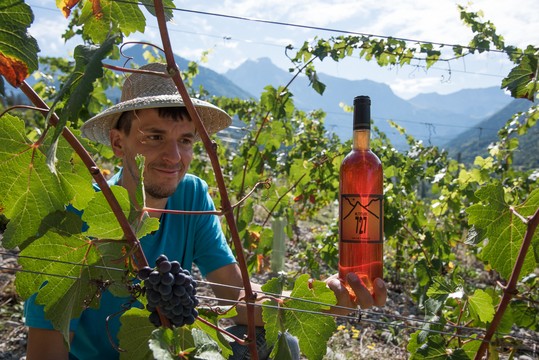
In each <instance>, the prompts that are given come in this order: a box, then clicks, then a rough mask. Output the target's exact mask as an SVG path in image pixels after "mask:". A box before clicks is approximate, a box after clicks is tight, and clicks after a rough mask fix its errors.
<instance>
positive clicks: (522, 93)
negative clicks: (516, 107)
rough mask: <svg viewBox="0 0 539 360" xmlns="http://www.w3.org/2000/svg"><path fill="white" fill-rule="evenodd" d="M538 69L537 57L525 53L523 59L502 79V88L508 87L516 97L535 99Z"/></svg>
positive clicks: (538, 80)
mask: <svg viewBox="0 0 539 360" xmlns="http://www.w3.org/2000/svg"><path fill="white" fill-rule="evenodd" d="M538 71H539V69H538V61H537V57H536V56H532V55H525V56H524V58H523V59H522V61H521V62H520V63H519V64H518V65H517V66H515V67H514V68H513V69H511V72H509V75H507V77H506V78H505V79H503V80H502V88H507V90H509V91H510V92H511V96H513V97H514V98H517V99H528V100H530V101H534V100H535V95H536V93H537V86H538V82H539V79H538V78H537V74H538Z"/></svg>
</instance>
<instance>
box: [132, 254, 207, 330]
mask: <svg viewBox="0 0 539 360" xmlns="http://www.w3.org/2000/svg"><path fill="white" fill-rule="evenodd" d="M155 263H156V268H155V269H151V268H149V267H145V268H144V270H142V269H141V271H139V274H140V275H139V274H137V275H138V276H141V277H143V278H144V279H145V280H144V290H145V292H146V297H147V300H148V302H147V305H146V309H147V310H148V311H149V312H150V321H151V322H152V324H154V325H155V326H160V325H161V321H160V319H159V315H158V313H157V311H156V309H157V308H158V307H159V309H160V314H161V316H162V317H164V318H167V319H168V320H170V322H171V323H172V325H174V326H177V327H179V326H183V325H185V324H193V323H194V321H195V319H196V317H197V316H198V311H197V310H196V309H195V307H196V306H198V304H199V301H198V299H197V298H196V296H195V294H196V287H197V285H198V284H197V282H196V281H195V280H194V279H193V278H192V277H191V273H190V272H189V271H188V270H186V269H182V268H181V265H180V263H179V262H178V261H169V260H168V258H167V257H166V256H165V255H160V256H159V257H158V258H157V260H156V261H155Z"/></svg>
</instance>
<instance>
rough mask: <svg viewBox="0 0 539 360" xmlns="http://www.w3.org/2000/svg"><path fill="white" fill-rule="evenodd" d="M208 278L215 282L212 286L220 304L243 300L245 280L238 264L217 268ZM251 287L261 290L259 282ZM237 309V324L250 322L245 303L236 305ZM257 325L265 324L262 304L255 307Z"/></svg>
mask: <svg viewBox="0 0 539 360" xmlns="http://www.w3.org/2000/svg"><path fill="white" fill-rule="evenodd" d="M206 279H208V281H210V282H212V283H215V285H212V286H211V287H212V290H213V293H214V294H215V296H216V297H217V299H220V300H219V303H220V304H222V305H233V304H235V303H236V302H237V301H238V300H240V299H242V300H243V297H244V296H245V291H244V290H241V289H243V280H242V278H241V271H240V268H239V266H238V264H229V265H225V266H223V267H221V268H219V269H217V270H214V271H212V272H210V273H209V274H208V275H207V276H206ZM218 284H223V285H224V286H220V285H218ZM229 286H231V287H229ZM251 287H252V289H253V291H260V286H259V285H257V284H253V283H251ZM237 288H241V289H237ZM221 299H229V300H232V301H233V302H228V303H227V302H226V301H222V300H221ZM236 310H237V311H238V315H237V316H236V317H234V319H233V320H234V322H235V323H236V324H242V325H246V324H247V323H248V321H247V307H246V306H245V305H244V304H242V303H240V304H239V305H238V306H237V307H236ZM255 325H256V326H263V325H264V323H263V321H262V308H261V307H260V306H256V307H255Z"/></svg>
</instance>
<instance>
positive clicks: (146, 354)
mask: <svg viewBox="0 0 539 360" xmlns="http://www.w3.org/2000/svg"><path fill="white" fill-rule="evenodd" d="M149 316H150V313H149V312H148V310H144V309H138V308H131V309H129V310H128V311H126V312H125V313H124V314H123V315H122V317H121V318H120V322H121V324H122V325H121V326H120V331H119V332H118V339H119V341H120V348H121V349H123V350H125V351H123V352H121V353H120V359H122V360H147V359H152V358H153V356H152V351H151V350H150V348H149V341H150V338H151V336H152V332H153V331H154V330H155V326H154V325H153V324H152V323H151V322H150V320H149V319H148V317H149Z"/></svg>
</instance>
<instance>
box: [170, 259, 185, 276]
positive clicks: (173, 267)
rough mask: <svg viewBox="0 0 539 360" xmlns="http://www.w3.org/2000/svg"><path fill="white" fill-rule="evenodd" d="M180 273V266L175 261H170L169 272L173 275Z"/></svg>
mask: <svg viewBox="0 0 539 360" xmlns="http://www.w3.org/2000/svg"><path fill="white" fill-rule="evenodd" d="M180 271H182V266H181V265H180V263H179V262H177V261H175V260H174V261H171V262H170V272H171V273H172V274H174V275H176V274H178V273H180Z"/></svg>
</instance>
